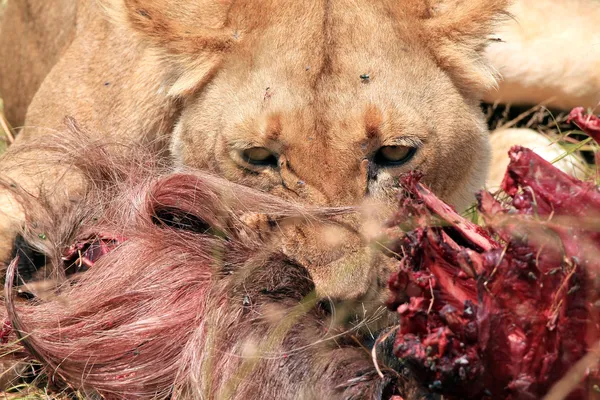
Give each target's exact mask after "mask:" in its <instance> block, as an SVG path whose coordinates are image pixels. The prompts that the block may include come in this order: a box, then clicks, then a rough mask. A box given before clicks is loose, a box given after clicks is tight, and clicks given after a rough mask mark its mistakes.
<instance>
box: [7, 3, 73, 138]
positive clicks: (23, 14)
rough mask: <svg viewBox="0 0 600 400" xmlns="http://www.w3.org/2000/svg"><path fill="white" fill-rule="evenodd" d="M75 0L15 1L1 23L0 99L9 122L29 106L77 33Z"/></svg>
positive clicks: (19, 120) (16, 121) (16, 120)
mask: <svg viewBox="0 0 600 400" xmlns="http://www.w3.org/2000/svg"><path fill="white" fill-rule="evenodd" d="M76 10H77V1H75V0H54V1H46V0H11V1H9V2H8V5H7V8H6V10H5V11H4V15H3V17H2V21H0V22H1V24H0V60H2V62H0V98H2V99H3V101H4V105H5V112H6V116H7V118H8V120H9V122H10V123H11V124H12V125H13V126H16V127H19V126H22V125H23V122H24V121H25V113H26V111H27V107H28V106H29V104H30V103H31V100H32V99H33V96H34V95H35V93H36V91H37V90H38V88H39V87H40V85H41V84H42V81H43V80H44V78H45V77H46V75H48V73H49V72H50V70H51V69H52V67H53V66H54V64H56V62H57V61H58V60H59V58H60V57H61V55H62V53H63V52H64V50H65V49H66V48H67V46H68V45H69V43H70V42H71V41H72V40H73V37H74V34H75V15H76Z"/></svg>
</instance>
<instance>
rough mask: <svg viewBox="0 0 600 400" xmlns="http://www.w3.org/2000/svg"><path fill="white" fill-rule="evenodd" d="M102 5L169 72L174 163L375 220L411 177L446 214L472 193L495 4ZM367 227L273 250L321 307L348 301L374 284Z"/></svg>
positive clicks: (117, 1)
mask: <svg viewBox="0 0 600 400" xmlns="http://www.w3.org/2000/svg"><path fill="white" fill-rule="evenodd" d="M106 1H109V0H106ZM110 1H112V4H113V5H116V7H115V8H114V10H115V11H116V12H115V13H114V15H117V16H118V17H120V18H121V19H123V16H124V17H125V21H126V23H127V24H129V26H131V27H132V28H133V29H134V30H135V31H136V32H137V33H138V34H139V35H140V37H141V38H142V39H143V40H145V41H146V42H147V43H149V44H150V47H151V48H152V49H154V51H155V52H156V53H157V55H158V56H159V59H160V60H161V61H162V62H164V63H165V64H164V65H165V66H166V68H168V69H170V71H171V73H170V75H169V76H170V78H168V79H167V81H166V82H165V83H164V88H163V89H162V90H165V91H167V92H168V93H169V95H170V96H173V97H177V98H178V99H179V101H180V105H181V107H180V110H179V117H178V122H177V123H176V125H175V128H174V131H173V135H172V138H171V146H170V148H171V152H172V155H173V157H174V159H175V162H176V163H177V164H179V165H184V166H188V167H194V168H200V169H208V170H210V171H213V172H215V173H217V174H218V175H220V176H223V177H225V178H227V179H228V180H231V181H233V182H236V183H241V184H244V185H247V186H250V187H253V188H258V189H262V190H264V191H266V192H269V193H272V194H275V195H277V196H280V197H284V198H286V199H289V200H294V201H299V202H302V203H308V204H315V205H320V206H349V205H360V204H361V203H363V202H364V201H375V202H377V204H378V206H377V207H376V209H377V213H378V214H379V215H377V218H379V219H380V220H381V219H382V218H385V214H386V211H385V210H387V209H389V208H390V207H392V206H393V204H394V203H395V202H396V197H395V195H396V189H397V185H398V184H397V178H398V176H399V175H401V174H402V173H404V172H407V171H409V170H411V169H419V170H421V171H422V172H423V173H424V175H425V181H426V182H427V183H428V184H429V185H430V186H431V187H432V188H433V190H434V191H435V192H436V193H437V194H438V195H440V196H441V197H442V198H444V199H445V200H447V201H449V202H451V203H453V204H455V205H456V206H457V207H459V208H461V207H464V206H466V205H467V204H468V203H469V201H470V200H471V199H472V195H473V193H474V192H475V191H476V190H477V189H478V188H479V186H480V185H481V184H482V183H483V179H484V177H485V175H486V170H487V163H488V156H489V154H488V153H489V151H488V144H487V137H486V136H487V131H486V128H485V124H484V121H483V116H482V114H481V111H480V109H479V102H478V96H479V94H480V92H481V91H482V89H484V88H486V87H488V86H489V85H490V84H493V75H492V74H491V73H490V72H489V71H488V70H487V67H486V65H485V63H484V62H483V61H482V60H483V59H482V57H481V51H482V50H483V48H484V47H485V46H484V44H485V40H486V34H487V33H488V31H489V27H490V20H491V19H493V18H494V17H495V16H496V15H497V13H498V12H499V11H500V10H501V9H502V8H503V7H504V4H503V2H497V1H487V0H478V1H471V2H465V3H463V2H456V4H454V1H453V0H448V1H444V2H434V3H435V4H433V3H432V4H430V3H429V2H427V1H424V0H411V1H408V2H398V1H395V0H378V1H373V0H352V1H350V0H347V1H346V0H344V1H336V2H333V1H328V0H311V1H302V2H299V1H292V0H277V1H276V0H271V1H215V0H195V1H190V0H179V1H167V0H110ZM448 3H452V4H448ZM467 3H468V4H467ZM259 225H260V223H259ZM364 225H365V224H360V221H357V219H354V220H352V221H347V220H345V221H343V224H342V227H339V228H338V229H337V230H336V229H330V228H327V229H328V230H327V232H322V231H320V230H319V229H320V228H314V229H315V230H314V231H311V228H310V227H304V228H301V229H300V228H296V229H294V230H292V232H291V233H290V234H289V235H287V236H286V238H287V239H288V240H287V242H285V243H284V248H285V250H286V252H287V254H288V255H290V256H292V258H294V259H296V260H298V261H300V262H301V263H302V264H303V265H307V266H309V269H310V270H311V273H312V275H313V277H314V279H315V281H316V285H317V288H318V289H321V291H322V292H323V293H327V294H328V295H332V296H340V297H346V298H347V297H356V296H359V295H361V294H364V293H365V292H366V291H368V290H369V287H370V286H372V282H374V281H376V280H377V279H373V277H377V276H380V275H381V274H379V273H378V272H377V271H376V269H375V270H374V269H373V268H371V267H369V265H370V264H372V263H373V260H372V259H371V256H372V254H371V252H370V250H368V249H367V247H368V246H365V237H364V235H361V234H360V232H361V229H362V227H364ZM348 228H350V229H348ZM357 232H359V234H357ZM324 238H329V239H331V240H325V239H324ZM365 249H367V250H365ZM376 264H377V265H381V263H379V262H376ZM342 270H343V271H346V272H348V271H349V272H348V273H346V274H341V273H340V271H342ZM342 275H344V276H345V277H346V279H344V278H343V277H342ZM334 281H335V282H334ZM332 282H334V283H332ZM359 283H360V284H359ZM379 283H380V284H382V285H384V283H385V281H384V280H381V279H380V280H379ZM348 287H352V288H353V289H355V290H351V292H352V293H348V289H347V288H348ZM338 289H339V290H338Z"/></svg>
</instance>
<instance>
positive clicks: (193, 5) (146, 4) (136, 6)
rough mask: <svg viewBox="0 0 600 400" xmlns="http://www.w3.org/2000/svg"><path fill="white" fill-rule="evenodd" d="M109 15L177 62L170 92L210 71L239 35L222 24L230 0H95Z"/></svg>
mask: <svg viewBox="0 0 600 400" xmlns="http://www.w3.org/2000/svg"><path fill="white" fill-rule="evenodd" d="M100 1H101V4H102V5H103V6H104V8H105V9H106V11H107V13H108V15H109V17H110V19H112V20H113V21H114V23H115V24H117V25H118V26H120V27H127V28H128V29H129V30H131V31H133V32H134V33H135V34H136V35H137V36H138V37H139V38H140V39H141V40H142V41H143V42H146V43H147V44H149V45H150V46H152V47H153V48H154V50H155V52H156V53H157V54H158V55H159V56H160V57H161V59H162V60H166V61H167V62H170V63H172V64H175V65H176V68H177V71H176V75H177V79H176V80H175V81H174V82H171V89H170V91H169V93H170V94H171V95H174V96H177V95H182V94H185V93H186V92H189V91H191V90H193V89H194V88H195V87H196V86H198V85H199V84H201V82H202V81H203V80H204V79H206V77H207V76H210V75H211V72H212V71H214V69H215V68H216V67H217V66H218V64H219V63H220V61H221V60H222V58H223V56H224V55H225V54H226V53H227V52H228V51H229V50H230V49H231V48H232V47H233V46H234V44H235V42H236V40H237V39H238V35H236V33H235V31H234V29H231V28H229V27H228V26H227V18H228V14H229V11H230V7H231V4H232V3H233V0H100Z"/></svg>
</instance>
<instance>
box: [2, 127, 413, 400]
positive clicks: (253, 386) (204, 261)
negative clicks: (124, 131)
mask: <svg viewBox="0 0 600 400" xmlns="http://www.w3.org/2000/svg"><path fill="white" fill-rule="evenodd" d="M69 129H70V131H71V132H70V134H69V135H68V137H69V139H68V141H67V140H63V139H58V138H51V140H49V141H48V142H45V143H43V144H40V143H38V144H37V146H40V151H42V149H43V151H46V152H48V154H49V155H50V156H49V162H52V161H51V159H52V158H53V157H56V158H60V159H62V161H63V163H64V162H65V161H67V163H66V164H67V165H69V166H70V167H72V168H71V169H75V170H76V171H78V172H79V173H80V174H81V175H82V176H83V177H84V182H85V183H86V184H85V185H83V186H85V189H84V190H83V191H82V192H81V193H80V196H81V197H80V198H79V200H78V201H77V202H76V203H75V204H72V205H71V206H69V207H68V208H66V209H64V208H63V209H55V208H53V206H52V205H51V202H48V201H45V200H44V197H43V196H42V197H36V196H33V195H31V194H29V193H27V192H25V191H24V190H22V189H20V188H19V187H18V186H15V185H14V184H13V185H11V183H10V182H4V181H3V182H2V185H3V186H4V187H5V188H7V189H8V190H11V192H12V193H13V194H14V195H15V196H17V197H18V199H19V200H20V201H21V202H22V204H23V205H24V207H25V209H26V213H27V216H28V219H27V220H28V226H27V227H26V228H25V229H24V231H23V236H24V238H25V242H27V243H28V244H29V245H30V246H32V247H34V248H36V249H37V250H38V251H40V252H42V253H44V254H45V255H46V256H47V259H48V264H49V269H48V271H49V272H46V273H45V274H43V276H42V277H41V278H40V279H42V278H43V279H53V280H54V284H53V285H51V289H50V290H49V291H48V292H44V293H36V294H37V296H36V297H35V298H33V299H26V300H23V299H19V298H18V297H17V296H16V290H15V287H14V282H15V275H16V274H18V269H17V260H16V259H15V260H14V261H13V262H12V263H11V265H10V266H9V267H8V269H7V276H6V280H5V297H4V298H3V301H2V307H1V309H2V311H0V317H2V318H3V319H4V325H3V327H2V332H1V334H0V340H1V341H2V343H3V344H1V345H0V349H2V350H3V351H2V353H7V352H13V355H14V356H15V359H25V360H36V361H37V362H39V363H41V365H42V367H43V368H44V370H45V373H46V374H47V375H48V376H49V377H50V378H51V380H52V381H53V382H58V383H59V386H60V385H62V386H67V387H71V388H74V389H76V390H81V391H82V392H84V393H97V394H99V395H101V396H103V397H104V398H108V399H112V398H127V399H135V398H140V399H150V398H158V399H164V398H171V399H188V398H227V399H230V398H236V399H255V398H259V397H265V396H266V397H267V398H270V397H273V398H274V397H277V398H307V399H311V398H315V399H316V398H319V399H322V398H346V399H354V398H355V399H366V398H382V396H383V397H385V396H391V394H393V393H395V392H397V390H399V388H400V387H401V386H403V385H404V384H405V381H404V380H402V379H400V380H398V379H397V376H398V374H397V373H395V372H393V371H384V373H385V374H384V375H383V378H381V377H380V376H379V375H378V374H377V373H376V369H375V367H374V365H373V363H372V361H371V357H370V354H368V352H365V351H364V350H363V349H361V348H360V347H359V346H357V345H351V344H349V343H347V339H345V338H344V336H343V335H340V336H337V341H333V340H331V339H332V335H333V334H332V333H330V332H329V331H328V328H330V326H329V325H328V317H327V313H326V311H325V310H324V309H322V308H321V307H319V305H318V302H317V299H316V298H315V296H314V285H313V282H312V280H311V277H310V275H309V273H308V272H307V270H306V269H305V268H304V267H303V266H301V265H298V264H297V263H294V262H293V261H291V260H289V259H287V258H286V257H285V256H284V255H283V254H282V253H281V252H280V251H279V250H278V249H277V247H276V246H274V245H273V243H274V242H273V241H272V240H271V239H270V237H269V236H268V235H267V236H265V235H261V234H260V233H257V232H255V231H254V230H253V229H251V228H249V227H248V226H247V225H246V224H245V223H244V222H243V218H242V216H243V214H246V213H259V214H264V215H267V216H268V218H267V221H268V223H273V224H277V223H280V222H282V221H285V220H286V219H287V220H295V221H311V223H318V222H319V221H324V220H325V219H327V218H328V217H330V216H333V215H338V214H340V213H347V212H352V210H351V209H315V208H310V207H303V206H299V205H297V204H292V203H289V202H285V201H283V200H281V199H279V198H276V197H273V196H269V195H266V194H264V193H260V192H257V191H255V190H252V189H250V188H247V187H241V186H239V185H235V184H233V183H230V182H227V181H224V180H222V179H219V178H216V177H214V176H211V175H208V174H205V173H201V172H197V171H195V172H190V171H174V170H172V169H171V168H170V167H168V163H165V162H162V161H161V158H160V157H158V156H156V155H153V154H152V153H151V152H147V151H145V150H143V149H140V148H139V147H135V146H123V148H122V151H108V150H107V146H109V145H107V144H99V143H91V142H89V139H88V137H87V136H86V134H85V132H83V131H82V130H81V129H80V128H79V127H77V125H76V124H75V123H74V121H72V120H69ZM29 150H31V148H30V149H29ZM113 150H114V149H113ZM13 154H18V152H14V153H13ZM73 245H74V246H73ZM102 245H104V246H105V247H106V248H107V249H108V250H107V251H105V252H102V251H101V252H100V253H94V250H93V249H92V247H90V246H96V247H95V249H96V250H97V249H99V248H101V247H102ZM77 246H79V247H77ZM86 246H87V247H86ZM104 253H105V254H104ZM86 254H87V256H88V257H89V258H90V259H88V260H87V261H88V264H87V266H88V268H87V270H86V271H85V272H82V271H83V269H84V268H83V266H84V265H83V260H84V259H85V258H86ZM92 256H94V257H92ZM91 258H93V259H91ZM28 285H33V284H32V283H25V285H24V287H22V288H21V289H22V291H28ZM386 343H387V346H386V347H385V348H390V347H391V345H390V343H389V341H388V342H386ZM382 357H383V356H382ZM391 358H392V357H390V359H391ZM410 387H411V391H410V393H404V395H405V397H406V396H407V394H408V396H409V398H410V397H411V396H412V398H415V397H416V394H415V393H417V389H416V388H415V387H413V386H410Z"/></svg>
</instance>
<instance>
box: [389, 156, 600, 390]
mask: <svg viewBox="0 0 600 400" xmlns="http://www.w3.org/2000/svg"><path fill="white" fill-rule="evenodd" d="M509 155H510V159H511V162H510V165H509V167H508V170H507V173H506V176H505V179H504V181H503V189H504V192H505V193H506V194H507V195H508V197H507V199H506V200H504V201H499V200H497V199H496V198H495V197H494V196H492V195H491V194H489V193H487V192H482V193H480V194H479V195H478V208H479V212H480V213H481V215H482V216H483V218H484V220H485V222H486V228H485V229H484V228H482V227H480V226H478V225H476V224H474V223H472V222H470V221H468V220H466V219H465V218H463V217H461V216H460V215H459V214H458V213H457V212H456V211H455V210H454V209H452V208H451V207H449V206H448V205H446V204H445V203H443V202H442V201H441V200H439V199H438V198H437V197H436V196H435V195H434V194H433V193H432V192H431V191H429V189H428V188H427V187H426V186H424V185H423V184H421V183H420V182H419V179H420V177H419V175H418V174H416V173H412V174H409V175H408V176H406V177H405V178H404V179H403V182H402V183H403V186H404V188H405V189H406V193H405V195H403V197H402V200H401V206H400V209H399V210H398V212H397V213H396V215H395V216H394V218H392V219H391V220H390V225H392V226H394V225H395V226H400V227H401V228H402V230H403V231H405V232H407V233H406V234H405V235H404V236H403V237H401V238H399V239H397V240H396V241H395V242H394V244H393V245H392V248H391V249H392V251H393V252H394V253H396V254H398V255H399V256H398V257H399V258H400V267H399V270H398V272H397V273H395V274H394V275H393V276H392V277H391V279H390V282H389V286H390V288H391V290H392V293H393V295H392V298H390V300H389V303H388V305H389V307H390V308H391V309H393V310H397V312H398V313H399V314H400V319H401V322H400V326H399V328H398V332H397V334H396V341H395V344H394V353H395V354H396V356H397V357H399V359H400V360H401V361H403V362H404V364H405V365H406V366H408V367H410V368H411V369H412V370H413V371H414V372H415V374H416V375H417V377H418V378H419V379H421V380H422V381H424V382H427V385H428V386H429V388H430V389H431V390H432V391H435V392H438V393H442V394H444V398H450V399H485V398H490V399H539V398H541V397H543V395H544V394H546V393H547V392H548V390H549V389H550V387H551V386H552V385H553V384H554V383H555V382H557V381H558V380H560V378H561V377H563V376H564V374H565V373H566V372H567V371H568V370H569V368H570V367H571V366H573V365H574V364H575V363H576V362H577V361H578V360H579V359H580V358H581V357H583V356H584V355H585V354H586V352H587V351H588V349H589V348H590V347H592V346H593V345H594V343H596V341H597V339H598V331H599V325H598V312H597V311H598V305H599V303H598V300H600V298H599V296H598V292H597V289H598V287H600V286H599V285H598V283H599V282H598V280H599V278H598V271H600V257H598V255H599V254H600V253H599V248H600V233H599V231H600V229H599V228H600V192H599V190H598V187H596V185H594V184H592V183H585V182H581V181H578V180H576V179H574V178H572V177H570V176H568V175H567V174H565V173H563V172H561V171H559V170H558V169H556V168H554V167H553V166H552V165H551V164H550V163H548V162H547V161H545V160H544V159H542V158H541V157H539V156H538V155H536V154H535V153H534V152H533V151H531V150H529V149H526V148H522V147H514V148H513V149H512V150H511V151H510V154H509ZM590 373H592V374H593V373H595V371H590ZM587 390H593V389H591V386H590V385H585V384H583V383H582V384H581V385H580V386H579V387H578V388H577V389H576V390H575V391H573V392H572V393H571V395H570V397H569V398H570V399H583V398H587V397H586V396H587Z"/></svg>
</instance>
